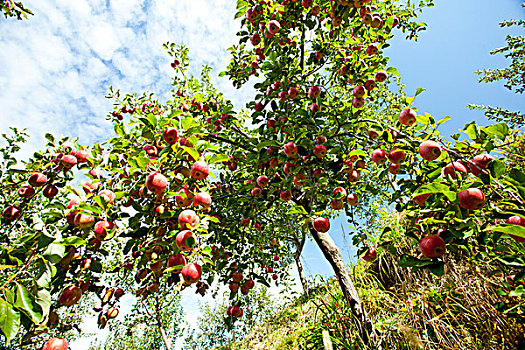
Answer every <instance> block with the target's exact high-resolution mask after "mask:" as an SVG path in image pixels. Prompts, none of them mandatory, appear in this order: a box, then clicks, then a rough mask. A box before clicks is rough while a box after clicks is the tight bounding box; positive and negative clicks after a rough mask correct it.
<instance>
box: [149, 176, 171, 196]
mask: <svg viewBox="0 0 525 350" xmlns="http://www.w3.org/2000/svg"><path fill="white" fill-rule="evenodd" d="M167 186H168V179H166V177H165V176H164V175H162V174H161V173H158V172H156V171H155V172H152V173H150V174H149V175H148V176H146V188H147V189H148V190H149V191H151V192H153V193H155V194H159V193H161V192H162V191H164V190H165V189H166V187H167Z"/></svg>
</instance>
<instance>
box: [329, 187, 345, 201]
mask: <svg viewBox="0 0 525 350" xmlns="http://www.w3.org/2000/svg"><path fill="white" fill-rule="evenodd" d="M338 193H340V194H338ZM332 194H333V195H334V196H335V197H336V198H337V199H345V198H346V190H345V189H344V188H343V187H340V186H339V187H336V188H334V190H333V192H332Z"/></svg>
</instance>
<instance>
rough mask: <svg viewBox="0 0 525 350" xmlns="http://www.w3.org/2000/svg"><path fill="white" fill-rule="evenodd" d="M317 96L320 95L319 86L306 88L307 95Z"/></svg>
mask: <svg viewBox="0 0 525 350" xmlns="http://www.w3.org/2000/svg"><path fill="white" fill-rule="evenodd" d="M319 96H321V88H320V87H319V86H316V85H314V86H311V87H310V89H308V97H310V98H317V97H319Z"/></svg>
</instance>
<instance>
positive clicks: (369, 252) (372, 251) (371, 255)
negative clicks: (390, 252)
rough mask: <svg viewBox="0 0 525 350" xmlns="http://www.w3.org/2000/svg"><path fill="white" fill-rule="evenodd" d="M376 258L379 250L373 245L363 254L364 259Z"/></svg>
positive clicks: (372, 259) (371, 259)
mask: <svg viewBox="0 0 525 350" xmlns="http://www.w3.org/2000/svg"><path fill="white" fill-rule="evenodd" d="M376 258H377V251H376V250H375V249H374V248H372V247H369V248H368V249H367V251H366V253H365V255H363V260H364V261H374V260H375V259H376Z"/></svg>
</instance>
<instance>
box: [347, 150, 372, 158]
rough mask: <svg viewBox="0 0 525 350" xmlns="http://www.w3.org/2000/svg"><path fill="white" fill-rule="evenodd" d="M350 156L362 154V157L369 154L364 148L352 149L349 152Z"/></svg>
mask: <svg viewBox="0 0 525 350" xmlns="http://www.w3.org/2000/svg"><path fill="white" fill-rule="evenodd" d="M348 156H349V157H351V156H362V157H367V156H368V155H367V154H366V153H365V151H363V150H362V149H354V150H352V151H351V152H350V153H349V154H348Z"/></svg>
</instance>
